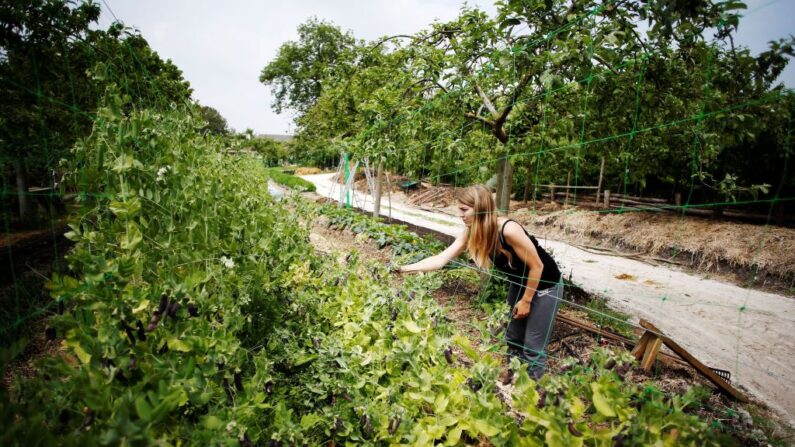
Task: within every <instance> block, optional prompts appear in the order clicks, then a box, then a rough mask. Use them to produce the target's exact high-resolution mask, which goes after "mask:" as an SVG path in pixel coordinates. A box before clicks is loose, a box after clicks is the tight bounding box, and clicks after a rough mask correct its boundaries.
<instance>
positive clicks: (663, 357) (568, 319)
mask: <svg viewBox="0 0 795 447" xmlns="http://www.w3.org/2000/svg"><path fill="white" fill-rule="evenodd" d="M556 320H560V321H562V322H564V323H566V324H569V325H571V326H574V327H577V328H580V329H584V330H586V331H588V332H591V333H593V334H596V335H599V336H602V337H604V338H606V339H608V340H613V341H615V342H619V343H623V344H624V345H626V346H627V347H633V346H637V344H638V342H636V341H635V340H631V339H629V338H626V337H624V336H621V335H618V334H615V333H613V332H610V331H606V330H604V329H600V328H598V327H596V326H594V325H592V324H591V323H589V322H587V321H583V320H580V319H578V318H574V317H572V316H569V315H565V314H564V313H563V312H558V315H557V317H556ZM642 352H643V351H641V353H642ZM640 358H641V357H638V360H640ZM658 359H659V360H660V361H661V362H663V363H664V364H666V365H668V366H690V364H689V363H687V362H685V361H684V360H682V359H680V358H678V357H676V356H673V355H670V354H668V353H665V352H660V354H659V356H658Z"/></svg>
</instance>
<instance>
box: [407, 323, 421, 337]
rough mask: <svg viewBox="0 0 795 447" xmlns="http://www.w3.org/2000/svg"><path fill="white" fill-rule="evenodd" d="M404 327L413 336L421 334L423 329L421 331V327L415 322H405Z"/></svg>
mask: <svg viewBox="0 0 795 447" xmlns="http://www.w3.org/2000/svg"><path fill="white" fill-rule="evenodd" d="M403 326H405V327H406V329H407V330H408V331H409V332H411V333H412V334H419V333H420V332H422V329H420V327H419V326H417V323H415V322H414V321H412V320H406V321H404V322H403Z"/></svg>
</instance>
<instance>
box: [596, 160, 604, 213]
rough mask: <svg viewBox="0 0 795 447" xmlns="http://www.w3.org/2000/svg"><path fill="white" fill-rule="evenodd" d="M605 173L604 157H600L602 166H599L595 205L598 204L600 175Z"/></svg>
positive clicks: (600, 190) (600, 186)
mask: <svg viewBox="0 0 795 447" xmlns="http://www.w3.org/2000/svg"><path fill="white" fill-rule="evenodd" d="M604 175H605V158H604V157H602V167H601V168H599V183H597V184H596V202H594V204H596V206H597V207H598V206H599V195H600V194H601V193H602V177H604Z"/></svg>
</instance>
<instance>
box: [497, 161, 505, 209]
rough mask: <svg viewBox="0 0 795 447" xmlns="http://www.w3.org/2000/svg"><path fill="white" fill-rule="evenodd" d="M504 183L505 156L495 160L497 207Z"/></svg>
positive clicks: (498, 207)
mask: <svg viewBox="0 0 795 447" xmlns="http://www.w3.org/2000/svg"><path fill="white" fill-rule="evenodd" d="M504 184H505V158H500V159H499V161H497V209H501V208H500V200H501V197H502V187H503V185H504Z"/></svg>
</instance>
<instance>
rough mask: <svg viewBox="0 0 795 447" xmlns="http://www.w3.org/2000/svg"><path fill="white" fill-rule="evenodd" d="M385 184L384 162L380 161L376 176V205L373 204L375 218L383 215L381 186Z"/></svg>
mask: <svg viewBox="0 0 795 447" xmlns="http://www.w3.org/2000/svg"><path fill="white" fill-rule="evenodd" d="M383 182H384V161H383V160H378V168H377V169H376V174H375V197H374V198H375V203H373V217H378V216H379V215H380V214H381V189H382V188H381V184H382V183H383Z"/></svg>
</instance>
